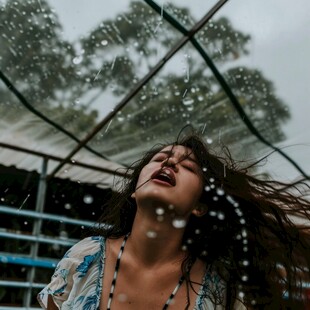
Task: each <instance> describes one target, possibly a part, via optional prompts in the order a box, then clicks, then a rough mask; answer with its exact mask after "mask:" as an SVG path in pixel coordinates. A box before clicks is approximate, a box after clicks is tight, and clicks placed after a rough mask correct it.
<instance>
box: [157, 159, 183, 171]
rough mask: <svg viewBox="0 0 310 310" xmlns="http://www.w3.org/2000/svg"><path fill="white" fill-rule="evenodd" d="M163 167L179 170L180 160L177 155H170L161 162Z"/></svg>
mask: <svg viewBox="0 0 310 310" xmlns="http://www.w3.org/2000/svg"><path fill="white" fill-rule="evenodd" d="M161 166H162V168H164V167H171V168H172V169H173V170H174V171H176V172H177V171H178V170H179V166H178V161H177V159H176V158H175V157H168V158H166V159H165V160H164V161H163V162H162V163H161Z"/></svg>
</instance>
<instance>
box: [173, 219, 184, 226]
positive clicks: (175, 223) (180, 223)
mask: <svg viewBox="0 0 310 310" xmlns="http://www.w3.org/2000/svg"><path fill="white" fill-rule="evenodd" d="M172 226H173V227H175V228H183V227H185V226H186V220H185V219H183V218H175V219H173V220H172Z"/></svg>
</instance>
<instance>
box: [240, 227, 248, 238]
mask: <svg viewBox="0 0 310 310" xmlns="http://www.w3.org/2000/svg"><path fill="white" fill-rule="evenodd" d="M241 235H242V237H243V238H246V237H247V236H248V233H247V231H246V229H244V228H243V229H242V231H241Z"/></svg>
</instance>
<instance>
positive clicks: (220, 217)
mask: <svg viewBox="0 0 310 310" xmlns="http://www.w3.org/2000/svg"><path fill="white" fill-rule="evenodd" d="M217 218H218V219H219V220H221V221H223V220H224V219H225V214H224V213H223V212H218V214H217Z"/></svg>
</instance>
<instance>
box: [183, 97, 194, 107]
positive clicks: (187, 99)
mask: <svg viewBox="0 0 310 310" xmlns="http://www.w3.org/2000/svg"><path fill="white" fill-rule="evenodd" d="M182 103H183V104H184V105H185V106H190V105H192V104H193V103H194V99H192V98H190V97H187V98H184V99H183V100H182Z"/></svg>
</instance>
